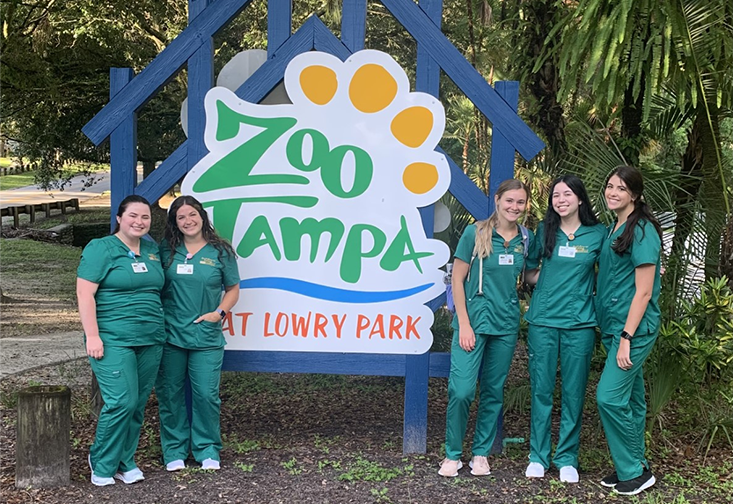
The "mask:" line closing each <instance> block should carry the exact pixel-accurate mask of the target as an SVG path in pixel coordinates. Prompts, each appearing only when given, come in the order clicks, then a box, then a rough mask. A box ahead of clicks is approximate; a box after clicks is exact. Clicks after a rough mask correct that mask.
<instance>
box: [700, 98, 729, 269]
mask: <svg viewBox="0 0 733 504" xmlns="http://www.w3.org/2000/svg"><path fill="white" fill-rule="evenodd" d="M708 108H709V111H710V118H711V123H712V129H711V127H710V126H711V125H710V124H708V123H707V118H705V119H704V120H705V128H703V129H702V131H701V135H700V140H701V144H702V154H703V155H702V172H703V179H702V187H701V188H700V196H701V202H702V209H703V212H704V214H705V237H706V240H707V242H706V244H705V279H706V280H710V279H712V278H716V277H718V276H720V248H721V247H720V246H721V239H722V235H723V228H724V227H725V222H726V218H727V215H726V208H725V198H726V194H725V191H726V190H727V187H728V184H727V183H726V181H723V180H721V174H720V170H719V166H718V155H717V154H718V153H719V152H720V116H719V110H718V107H717V105H716V104H715V103H710V102H709V103H708ZM699 114H700V115H703V112H702V111H701V112H700V113H699Z"/></svg>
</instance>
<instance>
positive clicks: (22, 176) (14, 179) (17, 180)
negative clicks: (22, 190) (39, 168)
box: [0, 158, 36, 191]
mask: <svg viewBox="0 0 733 504" xmlns="http://www.w3.org/2000/svg"><path fill="white" fill-rule="evenodd" d="M3 159H7V158H3ZM35 173H36V172H32V171H29V172H25V173H18V174H17V175H3V176H2V177H0V191H7V190H8V189H15V188H16V187H25V186H29V185H33V184H34V182H35V180H34V178H35Z"/></svg>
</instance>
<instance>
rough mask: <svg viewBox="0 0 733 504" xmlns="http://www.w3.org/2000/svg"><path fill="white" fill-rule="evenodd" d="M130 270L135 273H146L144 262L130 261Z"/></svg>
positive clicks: (146, 268)
mask: <svg viewBox="0 0 733 504" xmlns="http://www.w3.org/2000/svg"><path fill="white" fill-rule="evenodd" d="M132 271H134V272H135V273H147V272H148V267H147V266H145V263H141V262H136V263H132Z"/></svg>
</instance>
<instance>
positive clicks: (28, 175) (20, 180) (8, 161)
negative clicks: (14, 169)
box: [0, 157, 109, 191]
mask: <svg viewBox="0 0 733 504" xmlns="http://www.w3.org/2000/svg"><path fill="white" fill-rule="evenodd" d="M13 164H14V160H13V158H9V157H3V158H0V168H7V167H9V166H11V165H13ZM84 170H88V171H91V172H92V173H97V172H100V171H105V170H109V165H108V164H78V163H73V164H67V165H65V166H64V171H65V172H68V173H72V174H73V173H78V172H81V171H84ZM34 176H35V172H33V171H28V172H25V173H18V174H14V175H4V176H2V177H0V191H6V190H8V189H15V188H16V187H25V186H29V185H33V184H34V182H35V180H34Z"/></svg>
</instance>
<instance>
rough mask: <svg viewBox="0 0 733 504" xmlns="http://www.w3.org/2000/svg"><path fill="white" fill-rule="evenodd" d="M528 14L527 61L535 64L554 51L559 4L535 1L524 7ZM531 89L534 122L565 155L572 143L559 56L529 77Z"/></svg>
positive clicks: (557, 152) (555, 149)
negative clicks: (567, 131)
mask: <svg viewBox="0 0 733 504" xmlns="http://www.w3.org/2000/svg"><path fill="white" fill-rule="evenodd" d="M524 12H525V14H526V16H527V19H526V21H527V26H530V27H531V29H530V30H527V31H526V32H525V36H526V37H528V40H527V42H526V43H527V47H528V48H529V54H528V55H527V59H528V61H529V62H530V64H533V63H534V62H535V61H537V60H538V59H539V58H540V57H541V56H542V54H543V53H544V52H546V51H549V52H553V51H552V49H553V46H554V45H555V41H554V40H548V39H547V36H548V34H549V33H550V30H552V28H553V27H554V25H555V23H556V22H557V21H556V18H557V4H555V3H553V2H546V1H545V0H533V1H532V2H530V3H528V4H525V5H524ZM553 53H554V52H553ZM530 70H531V69H530ZM528 86H529V89H530V91H531V92H532V94H533V95H534V97H535V99H536V100H537V111H536V112H535V113H533V114H532V116H531V117H530V120H531V121H532V123H533V124H534V125H535V126H536V127H537V128H538V129H539V130H540V131H542V133H543V134H544V137H545V139H546V140H547V143H548V147H550V150H551V151H552V153H553V154H555V155H562V154H564V153H565V152H566V151H567V148H568V144H567V141H566V139H565V116H564V115H563V108H562V105H560V103H559V101H558V98H557V94H558V91H559V89H560V78H559V75H558V69H557V64H556V57H555V56H551V57H549V58H547V59H546V61H545V63H544V64H543V65H542V67H541V68H540V69H539V70H538V71H537V72H531V73H530V74H529V80H528Z"/></svg>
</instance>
